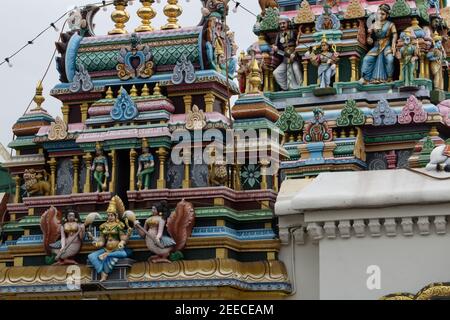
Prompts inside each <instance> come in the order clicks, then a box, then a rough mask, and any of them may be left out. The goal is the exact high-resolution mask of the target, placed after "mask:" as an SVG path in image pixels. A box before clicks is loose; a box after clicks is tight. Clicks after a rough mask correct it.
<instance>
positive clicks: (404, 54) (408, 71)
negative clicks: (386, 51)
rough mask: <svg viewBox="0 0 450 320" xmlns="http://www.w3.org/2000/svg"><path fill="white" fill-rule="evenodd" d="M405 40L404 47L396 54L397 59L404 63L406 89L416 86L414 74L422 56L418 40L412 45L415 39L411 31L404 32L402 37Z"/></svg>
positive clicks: (403, 73)
mask: <svg viewBox="0 0 450 320" xmlns="http://www.w3.org/2000/svg"><path fill="white" fill-rule="evenodd" d="M400 37H401V39H402V40H403V46H402V47H401V48H400V50H398V51H397V52H396V57H397V59H399V60H400V61H401V62H402V70H401V72H402V76H403V81H404V82H405V87H411V86H414V83H413V80H414V78H415V76H414V74H415V72H416V69H417V63H416V62H417V60H418V59H419V56H420V48H419V43H418V40H417V39H416V44H415V45H414V44H412V38H413V37H414V36H413V35H412V34H411V33H410V32H409V31H405V32H402V33H401V35H400Z"/></svg>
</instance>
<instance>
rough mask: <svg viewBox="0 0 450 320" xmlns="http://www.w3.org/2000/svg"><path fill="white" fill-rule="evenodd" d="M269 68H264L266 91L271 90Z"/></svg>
mask: <svg viewBox="0 0 450 320" xmlns="http://www.w3.org/2000/svg"><path fill="white" fill-rule="evenodd" d="M269 90H270V89H269V70H267V69H266V70H264V91H266V92H267V91H269Z"/></svg>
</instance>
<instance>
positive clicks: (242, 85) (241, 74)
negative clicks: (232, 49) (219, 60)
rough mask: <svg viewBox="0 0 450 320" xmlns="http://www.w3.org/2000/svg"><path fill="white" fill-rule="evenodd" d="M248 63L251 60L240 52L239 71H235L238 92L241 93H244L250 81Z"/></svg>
mask: <svg viewBox="0 0 450 320" xmlns="http://www.w3.org/2000/svg"><path fill="white" fill-rule="evenodd" d="M250 61H251V58H250V57H249V56H247V55H246V54H245V52H244V51H241V53H240V55H239V62H238V63H239V69H238V71H237V78H238V82H239V90H240V91H241V93H245V92H246V91H247V88H248V87H249V80H250V77H249V75H250Z"/></svg>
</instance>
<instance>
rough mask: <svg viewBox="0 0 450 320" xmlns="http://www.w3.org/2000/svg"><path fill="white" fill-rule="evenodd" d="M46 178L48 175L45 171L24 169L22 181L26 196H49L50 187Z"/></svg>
mask: <svg viewBox="0 0 450 320" xmlns="http://www.w3.org/2000/svg"><path fill="white" fill-rule="evenodd" d="M47 178H48V173H47V172H46V171H45V170H41V171H36V170H35V169H25V171H24V173H23V180H24V181H25V190H26V191H27V194H28V196H29V197H32V196H36V195H41V196H49V195H50V193H51V185H50V182H49V181H47Z"/></svg>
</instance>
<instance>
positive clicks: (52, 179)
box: [47, 157, 58, 196]
mask: <svg viewBox="0 0 450 320" xmlns="http://www.w3.org/2000/svg"><path fill="white" fill-rule="evenodd" d="M47 163H48V164H49V165H50V186H51V195H52V196H54V195H55V194H56V165H57V163H58V162H57V161H56V159H55V157H51V158H50V161H48V162H47Z"/></svg>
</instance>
